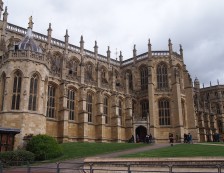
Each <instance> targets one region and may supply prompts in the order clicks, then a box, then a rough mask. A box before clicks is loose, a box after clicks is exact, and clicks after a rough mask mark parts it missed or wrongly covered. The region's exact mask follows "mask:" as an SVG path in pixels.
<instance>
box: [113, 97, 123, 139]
mask: <svg viewBox="0 0 224 173" xmlns="http://www.w3.org/2000/svg"><path fill="white" fill-rule="evenodd" d="M117 100H118V98H117V95H116V94H113V95H112V96H111V103H112V110H111V115H112V116H111V126H112V127H111V137H112V140H113V141H116V142H118V141H119V139H120V126H121V120H120V118H121V117H119V116H118V111H119V110H118V103H117Z"/></svg>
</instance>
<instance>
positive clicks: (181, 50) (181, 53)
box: [180, 44, 183, 58]
mask: <svg viewBox="0 0 224 173" xmlns="http://www.w3.org/2000/svg"><path fill="white" fill-rule="evenodd" d="M180 56H181V57H182V58H183V48H182V45H181V44H180Z"/></svg>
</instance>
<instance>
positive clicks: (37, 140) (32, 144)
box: [26, 135, 62, 161]
mask: <svg viewBox="0 0 224 173" xmlns="http://www.w3.org/2000/svg"><path fill="white" fill-rule="evenodd" d="M26 149H27V151H30V152H32V153H34V154H35V160H39V161H41V160H48V159H53V158H56V157H58V156H61V155H62V148H61V146H60V145H59V144H58V143H57V141H56V140H55V139H54V138H53V137H51V136H48V135H37V136H34V137H32V139H31V140H30V141H29V142H28V143H27V147H26Z"/></svg>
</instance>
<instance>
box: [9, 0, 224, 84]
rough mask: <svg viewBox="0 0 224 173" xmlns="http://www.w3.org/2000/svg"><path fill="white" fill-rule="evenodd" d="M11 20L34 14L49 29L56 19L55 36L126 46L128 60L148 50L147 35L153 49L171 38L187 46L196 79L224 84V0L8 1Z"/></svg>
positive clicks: (20, 21)
mask: <svg viewBox="0 0 224 173" xmlns="http://www.w3.org/2000/svg"><path fill="white" fill-rule="evenodd" d="M5 3H7V4H6V5H7V6H9V7H8V9H9V10H8V11H9V20H8V21H9V22H10V23H13V24H16V25H19V26H22V27H27V23H28V17H29V16H30V15H33V19H34V23H35V24H34V30H35V31H37V32H40V33H43V34H46V33H47V28H48V24H49V23H50V22H51V23H52V28H53V33H52V34H53V37H55V38H57V39H61V40H63V39H64V35H65V30H66V29H68V31H69V35H70V38H69V41H70V43H72V44H75V45H79V40H80V36H81V35H83V36H84V40H85V47H86V48H87V49H89V50H93V46H94V41H95V40H97V42H98V46H99V53H101V54H104V55H106V50H107V46H110V47H111V51H112V57H113V58H115V57H116V55H115V50H116V49H117V50H118V51H119V50H122V52H123V56H124V59H127V58H130V57H131V56H132V49H133V45H134V44H136V48H137V53H138V54H141V53H144V52H145V51H147V43H148V39H149V38H150V39H151V43H152V49H153V50H167V49H168V39H169V38H171V40H172V43H173V46H174V50H175V51H177V52H178V51H179V44H182V45H183V48H184V60H185V63H186V65H187V69H188V71H189V72H190V74H191V76H192V78H194V77H195V76H197V77H198V78H199V80H200V81H201V83H206V84H209V81H210V80H211V81H216V79H217V78H218V79H220V83H224V75H223V74H224V73H223V72H224V70H223V65H224V64H223V60H222V59H223V58H224V49H223V47H224V41H223V40H224V32H223V28H224V20H223V16H224V10H223V9H224V1H221V0H197V1H195V0H181V1H180V0H150V1H149V0H122V1H120V0H113V1H106V0H95V1H92V0H80V1H78V0H66V1H61V0H47V1H46V0H38V1H36V0H20V1H15V0H8V1H7V2H5Z"/></svg>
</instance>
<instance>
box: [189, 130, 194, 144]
mask: <svg viewBox="0 0 224 173" xmlns="http://www.w3.org/2000/svg"><path fill="white" fill-rule="evenodd" d="M188 143H189V144H193V141H192V135H191V134H190V133H188Z"/></svg>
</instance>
